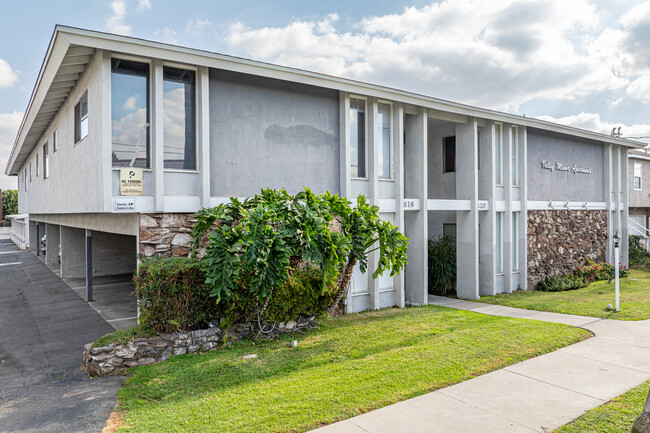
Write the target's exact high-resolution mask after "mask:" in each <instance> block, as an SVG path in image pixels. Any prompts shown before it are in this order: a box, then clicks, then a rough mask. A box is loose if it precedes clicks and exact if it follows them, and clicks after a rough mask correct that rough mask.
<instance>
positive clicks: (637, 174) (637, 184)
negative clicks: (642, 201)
mask: <svg viewBox="0 0 650 433" xmlns="http://www.w3.org/2000/svg"><path fill="white" fill-rule="evenodd" d="M634 190H635V191H641V163H640V162H635V163H634Z"/></svg>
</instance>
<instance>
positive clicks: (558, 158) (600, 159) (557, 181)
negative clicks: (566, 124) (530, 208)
mask: <svg viewBox="0 0 650 433" xmlns="http://www.w3.org/2000/svg"><path fill="white" fill-rule="evenodd" d="M542 161H546V162H548V163H550V164H551V165H552V166H553V170H552V171H551V170H549V169H545V168H542ZM556 163H561V164H562V165H565V166H570V167H573V166H574V165H576V166H577V167H583V168H590V169H591V174H581V173H574V172H573V171H572V170H571V171H561V170H557V169H556ZM604 173H605V154H604V146H603V143H599V142H595V141H591V140H584V139H580V138H576V137H568V136H565V135H560V134H555V133H552V132H546V131H541V130H539V129H534V128H529V129H528V200H569V201H592V202H594V201H597V202H603V201H605V192H604V179H605V177H604Z"/></svg>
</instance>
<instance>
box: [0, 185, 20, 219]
mask: <svg viewBox="0 0 650 433" xmlns="http://www.w3.org/2000/svg"><path fill="white" fill-rule="evenodd" d="M17 213H18V191H17V190H15V189H5V190H4V191H2V216H3V218H4V219H7V216H8V215H14V214H17Z"/></svg>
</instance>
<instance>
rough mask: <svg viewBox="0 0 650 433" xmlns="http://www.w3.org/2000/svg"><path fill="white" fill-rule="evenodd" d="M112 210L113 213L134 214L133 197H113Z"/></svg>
mask: <svg viewBox="0 0 650 433" xmlns="http://www.w3.org/2000/svg"><path fill="white" fill-rule="evenodd" d="M114 200H115V201H114V202H113V210H114V211H115V212H135V198H133V197H115V199H114Z"/></svg>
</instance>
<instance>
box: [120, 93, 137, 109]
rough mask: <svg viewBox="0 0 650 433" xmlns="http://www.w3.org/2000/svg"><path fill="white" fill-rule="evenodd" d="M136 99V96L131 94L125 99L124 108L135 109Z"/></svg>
mask: <svg viewBox="0 0 650 433" xmlns="http://www.w3.org/2000/svg"><path fill="white" fill-rule="evenodd" d="M135 100H136V97H135V96H129V97H128V98H126V101H124V105H122V108H123V109H125V110H135V108H136V106H135Z"/></svg>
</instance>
